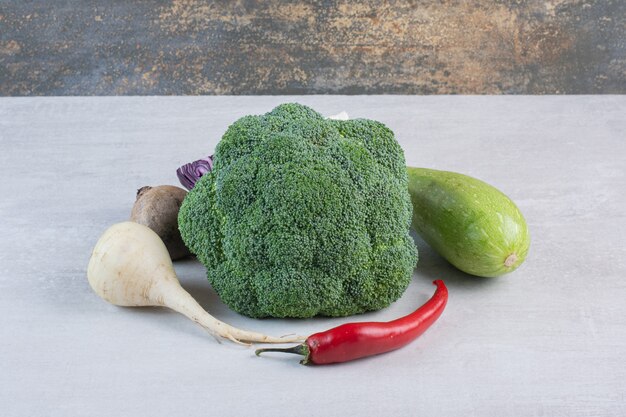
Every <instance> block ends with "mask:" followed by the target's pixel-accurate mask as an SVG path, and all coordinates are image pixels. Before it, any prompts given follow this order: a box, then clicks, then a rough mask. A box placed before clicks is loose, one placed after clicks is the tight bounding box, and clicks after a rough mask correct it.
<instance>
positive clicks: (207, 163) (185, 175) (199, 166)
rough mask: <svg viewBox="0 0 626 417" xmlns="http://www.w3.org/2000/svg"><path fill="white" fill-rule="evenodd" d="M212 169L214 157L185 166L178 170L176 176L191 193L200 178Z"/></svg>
mask: <svg viewBox="0 0 626 417" xmlns="http://www.w3.org/2000/svg"><path fill="white" fill-rule="evenodd" d="M212 169H213V155H211V156H207V157H206V158H202V159H198V160H197V161H193V162H190V163H188V164H185V165H183V166H182V167H180V168H178V169H177V170H176V175H177V176H178V180H179V181H180V183H181V184H182V185H183V187H185V188H186V189H188V190H190V191H191V189H192V188H193V187H194V185H196V182H197V181H198V180H199V179H200V177H202V176H203V175H204V174H206V173H207V172H210V171H211V170H212Z"/></svg>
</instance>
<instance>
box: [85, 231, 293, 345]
mask: <svg viewBox="0 0 626 417" xmlns="http://www.w3.org/2000/svg"><path fill="white" fill-rule="evenodd" d="M87 278H88V279H89V284H90V285H91V288H93V290H94V291H95V292H96V294H98V295H99V296H100V297H102V298H103V299H105V300H106V301H108V302H110V303H112V304H115V305H118V306H133V307H134V306H163V307H169V308H171V309H172V310H175V311H177V312H179V313H181V314H184V315H185V316H187V317H189V318H190V319H191V320H193V321H195V322H196V323H198V324H199V325H201V326H202V327H204V328H205V329H206V330H208V331H209V332H210V333H211V334H213V335H214V336H221V337H223V338H226V339H229V340H231V341H233V342H235V343H240V344H241V343H243V342H263V343H285V342H299V341H302V340H303V337H301V336H285V337H281V338H278V337H272V336H266V335H264V334H261V333H256V332H249V331H246V330H240V329H237V328H235V327H232V326H230V325H228V324H226V323H224V322H222V321H220V320H217V319H216V318H215V317H213V316H211V315H210V314H209V313H207V312H206V311H205V310H204V309H203V308H202V307H200V305H199V304H198V303H197V302H196V300H194V299H193V297H192V296H191V295H189V293H188V292H187V291H185V290H184V289H183V288H182V287H181V286H180V282H179V281H178V277H177V276H176V272H175V271H174V267H173V265H172V262H171V261H170V256H169V253H168V251H167V249H166V247H165V244H164V243H163V241H162V240H161V239H160V238H159V236H158V235H157V234H156V233H155V232H153V231H152V230H151V229H150V228H148V227H146V226H143V225H140V224H138V223H133V222H123V223H118V224H115V225H113V226H111V227H110V228H109V229H108V230H107V231H106V232H104V234H103V235H102V237H100V240H98V243H97V244H96V247H95V248H94V250H93V253H92V255H91V259H90V260H89V266H88V268H87Z"/></svg>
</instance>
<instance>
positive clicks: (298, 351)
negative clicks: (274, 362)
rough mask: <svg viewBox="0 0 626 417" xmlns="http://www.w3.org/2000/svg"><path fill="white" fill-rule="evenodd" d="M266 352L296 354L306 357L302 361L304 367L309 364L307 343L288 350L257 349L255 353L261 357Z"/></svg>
mask: <svg viewBox="0 0 626 417" xmlns="http://www.w3.org/2000/svg"><path fill="white" fill-rule="evenodd" d="M265 352H282V353H294V354H296V355H302V356H304V358H303V359H302V360H301V361H300V363H301V364H302V365H307V364H308V363H309V354H310V350H309V347H308V346H307V345H306V344H305V343H302V344H300V345H296V346H292V347H288V348H263V349H257V350H256V351H255V352H254V353H255V354H256V355H257V356H261V353H265Z"/></svg>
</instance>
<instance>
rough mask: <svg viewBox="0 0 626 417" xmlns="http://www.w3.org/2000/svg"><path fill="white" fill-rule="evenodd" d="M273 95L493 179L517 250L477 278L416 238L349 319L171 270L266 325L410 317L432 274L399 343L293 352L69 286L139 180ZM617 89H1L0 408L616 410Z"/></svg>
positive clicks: (625, 297) (310, 328) (168, 170)
mask: <svg viewBox="0 0 626 417" xmlns="http://www.w3.org/2000/svg"><path fill="white" fill-rule="evenodd" d="M285 101H298V102H302V103H304V104H309V105H312V106H314V107H315V108H317V109H318V110H320V111H322V112H323V113H325V114H328V115H331V114H336V113H338V112H340V111H343V110H346V111H348V113H349V114H350V116H351V117H368V118H375V119H378V120H381V121H383V122H385V123H386V124H388V126H389V127H391V128H392V129H393V130H394V131H395V132H396V134H397V138H398V140H399V141H400V143H401V144H402V146H403V147H404V149H405V151H406V158H407V162H408V163H409V164H411V165H416V166H425V167H431V168H439V169H446V170H452V171H458V172H463V173H466V174H469V175H472V176H475V177H478V178H481V179H483V180H485V181H487V182H489V183H491V184H493V185H495V186H497V187H498V188H500V189H501V190H503V191H504V192H505V193H507V194H508V195H509V196H510V197H511V198H513V199H514V200H515V201H516V202H517V204H518V205H519V207H520V208H521V210H522V212H523V213H524V214H525V216H526V218H527V221H528V224H529V227H530V231H531V235H532V245H531V251H530V255H529V257H528V259H527V261H526V263H525V264H524V265H523V266H522V267H521V268H520V269H518V270H517V271H516V272H514V273H513V274H510V275H508V276H504V277H501V278H498V279H480V278H475V277H470V276H467V275H464V274H463V273H460V272H458V271H456V270H455V269H453V268H452V267H450V266H449V265H448V264H446V262H445V261H443V260H442V259H441V258H440V257H439V256H437V255H436V254H434V253H433V252H432V251H431V250H430V249H429V248H427V247H426V246H425V245H424V244H423V243H422V242H421V241H420V242H418V244H419V249H420V255H421V259H420V262H419V264H418V267H417V269H416V271H415V276H414V280H413V283H412V284H411V286H410V287H409V289H408V290H407V292H406V293H405V295H404V296H403V297H402V298H401V299H400V300H399V301H398V302H396V303H395V304H393V305H392V306H391V307H389V308H388V309H386V310H384V311H379V312H376V313H371V314H367V315H364V316H362V317H358V318H351V319H324V318H319V319H311V320H302V321H298V320H263V321H259V320H253V319H249V318H246V317H242V316H239V315H237V314H236V313H233V312H232V311H229V310H228V309H227V308H226V307H225V306H224V305H223V304H222V303H221V302H220V301H219V299H218V298H217V296H216V295H215V293H214V292H213V291H212V290H211V288H210V286H209V284H208V283H207V281H206V279H205V276H204V275H205V273H204V270H203V267H202V266H201V265H200V264H199V263H197V262H196V261H193V260H188V261H184V262H180V263H177V265H176V269H177V271H178V272H179V275H180V277H181V281H182V283H183V285H184V286H185V288H187V289H188V290H189V291H190V292H191V293H192V294H193V295H194V296H195V297H196V298H197V299H198V301H199V302H200V303H201V304H202V305H203V306H204V307H205V308H206V309H207V310H209V311H210V312H212V313H213V314H214V315H215V316H217V317H218V318H220V319H222V320H224V321H227V322H229V323H231V324H233V325H236V326H240V327H244V328H250V329H254V330H260V331H264V332H267V333H271V334H277V335H279V334H284V333H290V332H298V333H301V334H309V333H312V332H315V331H319V330H323V329H326V328H329V327H331V326H334V325H337V324H340V323H343V322H345V321H347V320H356V319H358V320H387V319H391V318H395V317H398V316H400V315H403V314H405V313H408V312H410V311H412V310H413V309H414V308H416V307H417V306H418V305H420V304H421V303H422V302H424V301H425V300H426V299H427V298H428V297H429V296H430V295H431V294H432V292H433V288H434V287H433V286H432V285H431V284H430V281H432V279H433V278H443V279H444V280H445V281H446V282H447V284H448V286H449V289H450V301H449V304H448V308H447V310H446V311H445V312H444V314H443V316H442V317H441V319H440V320H439V321H438V322H437V323H436V324H435V325H434V326H433V327H432V328H431V329H430V330H429V331H428V332H427V333H425V334H424V335H423V336H422V337H421V338H420V339H418V340H417V341H415V342H414V343H412V344H411V345H409V346H407V347H405V348H403V349H401V350H398V351H395V352H392V353H389V354H385V355H381V356H378V357H374V358H369V359H365V360H360V361H355V362H352V363H346V364H342V365H338V366H328V367H303V366H301V365H299V364H298V361H297V358H296V357H295V356H291V355H282V356H279V355H274V356H267V357H264V358H258V357H255V356H254V353H253V349H246V348H242V347H240V346H235V345H232V344H229V343H223V344H221V345H220V344H218V343H216V342H215V340H213V339H212V338H211V337H209V336H208V335H207V334H205V333H204V332H203V331H202V330H201V329H200V328H199V327H198V326H196V325H195V324H194V323H192V322H191V321H189V320H187V319H186V318H185V317H183V316H181V315H177V314H175V313H172V312H170V311H166V310H161V309H130V308H119V307H114V306H111V305H108V304H107V303H105V302H104V301H102V300H101V299H99V298H98V297H97V296H96V295H94V294H93V293H92V291H91V289H90V288H89V286H88V283H87V280H86V277H85V268H86V265H87V261H88V258H89V255H90V251H91V249H92V246H93V245H94V243H95V242H96V240H97V239H98V237H99V235H100V234H101V233H102V232H103V231H104V230H105V228H106V227H107V226H109V225H110V224H112V223H115V222H118V221H122V220H125V219H127V217H128V215H129V213H130V208H131V206H132V203H133V200H134V196H135V191H136V189H137V188H139V187H141V186H143V185H158V184H177V180H176V176H175V172H174V171H175V169H176V168H177V167H178V166H179V165H180V164H182V163H184V162H187V161H190V160H192V159H195V158H197V157H201V156H204V155H206V154H209V153H211V152H212V151H213V149H214V147H215V144H216V143H217V141H218V139H219V137H220V136H221V134H222V133H223V132H224V130H225V129H226V127H227V126H228V125H229V124H230V123H231V122H233V121H234V120H235V119H237V118H238V117H239V116H242V115H244V114H248V113H263V112H266V111H269V110H270V109H271V108H272V107H273V106H274V105H276V104H279V103H281V102H285ZM625 167H626V97H616V96H602V97H597V96H596V97H594V96H586V97H572V96H570V97H519V96H518V97H510V96H509V97H442V96H438V97H408V96H407V97H403V96H382V97H381V96H369V97H344V96H307V97H177V98H173V97H158V98H156V97H142V98H139V97H134V98H119V97H109V98H2V99H0V174H1V182H0V192H1V195H2V198H0V219H1V225H2V227H1V232H0V367H1V368H0V415H2V416H3V417H12V416H44V415H45V416H63V417H67V416H176V415H183V416H187V417H191V416H339V415H341V416H396V417H397V416H418V415H420V416H431V417H432V416H446V417H454V416H463V417H468V416H498V417H504V416H550V417H556V416H567V417H575V416H624V415H626V382H625V381H626V361H625V359H626V267H625V263H626V261H625V259H626V250H625V246H626V215H625V214H624V213H625V207H626V177H625V171H626V168H625Z"/></svg>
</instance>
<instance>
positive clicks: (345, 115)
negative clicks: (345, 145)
mask: <svg viewBox="0 0 626 417" xmlns="http://www.w3.org/2000/svg"><path fill="white" fill-rule="evenodd" d="M328 119H334V120H350V116H348V113H346V112H345V111H342V112H341V113H338V114H334V115H332V116H328Z"/></svg>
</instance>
